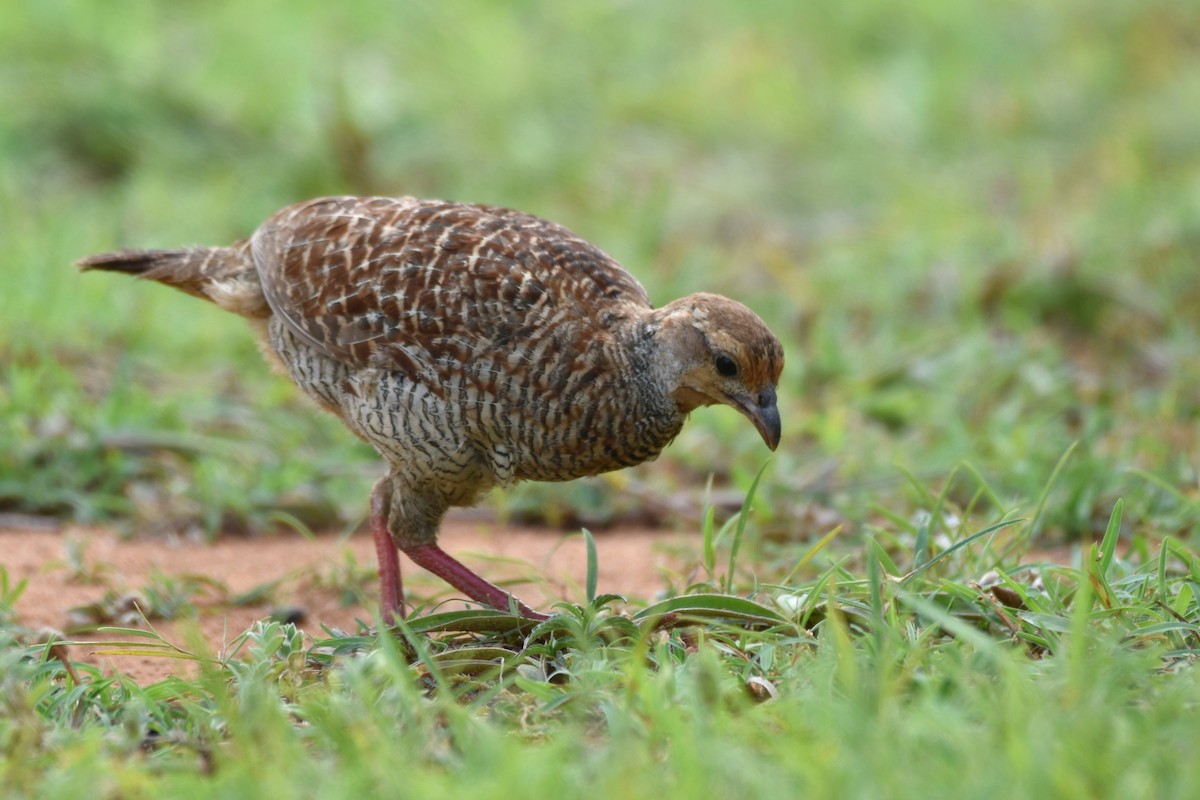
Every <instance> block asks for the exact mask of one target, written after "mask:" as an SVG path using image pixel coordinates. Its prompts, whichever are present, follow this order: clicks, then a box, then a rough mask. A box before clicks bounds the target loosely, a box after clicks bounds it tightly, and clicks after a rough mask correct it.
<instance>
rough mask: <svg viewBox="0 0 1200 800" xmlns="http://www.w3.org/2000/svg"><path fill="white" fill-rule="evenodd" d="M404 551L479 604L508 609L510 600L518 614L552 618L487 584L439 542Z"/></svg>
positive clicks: (527, 617) (535, 617) (529, 617)
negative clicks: (439, 544) (438, 544)
mask: <svg viewBox="0 0 1200 800" xmlns="http://www.w3.org/2000/svg"><path fill="white" fill-rule="evenodd" d="M404 553H405V555H407V556H408V557H409V558H411V559H412V560H413V561H414V562H416V563H417V564H418V565H420V566H422V567H424V568H425V569H427V570H429V571H430V572H432V573H433V574H434V575H437V576H438V577H439V578H441V579H442V580H444V581H445V582H446V583H448V584H450V585H451V586H453V587H454V588H455V589H458V590H459V591H460V592H462V593H463V594H465V595H466V596H467V597H469V598H471V599H472V600H474V601H476V602H478V603H483V604H484V605H486V606H491V607H492V608H498V609H500V610H501V611H508V609H509V608H510V601H511V603H512V604H513V605H515V607H516V609H517V613H518V614H520V615H521V616H522V617H525V618H526V619H536V620H542V619H549V617H547V616H546V615H545V614H540V613H538V612H537V611H534V610H533V609H532V608H530V607H529V606H527V605H525V604H524V603H522V602H521V601H520V600H518V599H517V598H516V597H514V596H513V595H511V594H509V593H508V592H506V591H504V590H503V589H501V588H500V587H499V586H494V585H493V584H490V583H488V582H487V581H485V580H484V579H483V578H481V577H479V576H478V575H476V574H475V573H474V572H472V571H471V570H469V569H467V567H466V566H464V565H463V564H462V562H460V561H458V560H457V559H455V558H454V557H452V556H451V555H449V554H448V553H447V552H446V551H445V550H443V549H442V548H440V547H438V546H437V545H436V544H433V543H429V544H418V545H413V546H411V547H406V548H404ZM381 571H382V568H381ZM397 574H399V573H397Z"/></svg>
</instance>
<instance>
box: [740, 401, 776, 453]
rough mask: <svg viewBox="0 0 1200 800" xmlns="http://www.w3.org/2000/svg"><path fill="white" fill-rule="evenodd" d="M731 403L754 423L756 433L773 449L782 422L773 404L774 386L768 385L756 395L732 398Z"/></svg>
mask: <svg viewBox="0 0 1200 800" xmlns="http://www.w3.org/2000/svg"><path fill="white" fill-rule="evenodd" d="M733 405H734V407H735V408H737V410H738V411H741V412H742V413H743V414H745V415H746V419H748V420H750V421H751V422H752V423H754V428H755V430H757V431H758V435H759V436H761V437H762V439H763V441H764V442H766V444H767V447H769V448H771V449H772V450H774V449H775V448H777V447H779V437H780V436H781V435H782V428H783V423H782V421H781V420H780V419H779V407H778V406H777V405H776V404H775V387H774V386H768V387H767V388H766V389H763V390H762V391H761V392H759V393H758V394H757V395H748V396H743V397H737V398H734V402H733Z"/></svg>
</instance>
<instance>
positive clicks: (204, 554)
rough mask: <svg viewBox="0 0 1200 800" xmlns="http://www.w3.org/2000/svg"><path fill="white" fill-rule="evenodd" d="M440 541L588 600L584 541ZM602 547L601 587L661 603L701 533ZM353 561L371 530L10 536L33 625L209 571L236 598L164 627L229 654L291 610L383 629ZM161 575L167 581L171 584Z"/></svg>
mask: <svg viewBox="0 0 1200 800" xmlns="http://www.w3.org/2000/svg"><path fill="white" fill-rule="evenodd" d="M70 537H74V538H75V539H76V540H78V541H79V542H80V543H82V544H83V545H84V546H85V547H86V549H85V551H84V553H85V556H84V559H83V562H84V564H85V566H86V567H87V568H88V570H87V571H88V572H89V573H94V575H95V578H96V579H95V580H88V578H87V577H86V576H81V575H80V574H79V573H78V571H77V570H73V569H72V567H71V565H69V564H68V559H67V557H66V554H67V549H66V542H67V541H68V539H69V538H70ZM439 541H440V543H441V544H442V546H443V547H444V548H445V549H446V550H447V551H448V552H450V553H452V554H454V555H455V556H457V557H459V558H461V559H462V560H463V561H464V562H465V563H466V564H467V565H468V566H470V567H472V568H474V569H477V570H479V571H481V572H482V574H484V575H485V576H486V577H488V578H489V579H490V580H492V581H494V582H498V583H501V584H502V585H505V586H506V587H507V588H510V589H511V590H512V591H513V592H514V593H515V594H517V595H518V596H519V597H521V599H522V600H524V601H526V602H527V603H529V604H530V605H532V606H533V607H534V608H539V609H541V610H548V609H549V608H550V607H551V606H552V605H553V604H554V603H555V602H558V601H560V600H570V601H573V602H581V601H582V600H583V599H584V589H583V588H582V587H583V586H584V583H585V575H586V563H587V561H586V559H587V556H586V550H585V546H584V542H583V539H582V537H580V536H571V537H564V535H563V534H560V533H556V532H554V531H547V530H544V529H530V528H517V527H508V526H503V525H499V524H495V523H488V522H472V521H462V520H448V521H447V522H446V524H444V525H443V527H442V534H441V537H440V539H439ZM596 546H597V550H598V553H599V567H600V576H599V578H600V580H599V589H600V591H601V592H615V593H619V594H624V595H627V596H629V597H631V598H642V599H649V598H653V596H654V595H655V593H656V592H658V591H660V590H661V589H662V588H664V585H665V582H664V579H663V574H664V573H663V570H664V569H666V570H678V569H685V570H686V569H687V568H688V567H689V566H690V565H691V564H692V563H694V560H695V556H694V553H695V552H696V549H697V547H698V546H699V541H698V539H696V537H695V536H687V535H685V534H677V533H672V532H669V531H662V530H653V529H645V528H626V529H621V530H613V531H605V532H602V533H598V534H597V535H596ZM348 555H352V557H353V559H354V561H356V562H357V564H358V565H359V567H361V568H362V570H360V574H361V572H362V571H370V572H371V573H372V574H373V570H374V566H375V551H374V547H373V544H372V540H371V537H370V535H369V534H368V533H365V532H359V533H357V534H354V535H353V536H350V537H348V538H345V539H342V538H341V537H338V536H336V535H322V536H318V537H316V539H315V540H313V541H309V540H307V539H305V538H304V537H302V536H300V535H299V534H295V533H280V534H276V535H272V536H265V537H257V538H245V537H235V536H224V537H219V538H218V539H217V541H216V542H214V543H211V544H210V543H204V542H194V541H187V540H182V539H177V540H168V539H162V538H134V539H122V538H120V537H118V536H117V535H116V534H115V533H113V532H112V531H106V530H95V529H82V528H74V527H66V528H62V529H48V528H42V529H36V528H28V529H9V530H0V564H2V565H3V566H4V568H5V569H6V570H7V571H8V575H9V579H10V583H14V584H15V583H16V582H17V581H19V580H22V579H26V580H28V584H27V586H26V588H25V590H24V592H23V593H22V594H21V596H20V598H19V600H18V601H17V603H16V610H17V612H18V614H19V615H20V620H19V621H20V622H21V624H23V625H25V626H27V627H30V628H41V627H48V628H54V629H57V630H65V629H66V628H68V626H69V620H70V614H71V610H72V609H74V608H77V607H79V606H84V605H87V604H91V603H96V602H98V601H99V600H101V599H102V598H103V597H104V595H105V592H106V591H108V590H110V589H111V590H113V591H116V592H118V593H120V592H125V591H129V592H134V593H137V592H140V591H142V590H143V589H144V588H145V587H146V586H147V585H148V584H149V583H151V582H152V581H153V580H155V577H154V576H155V574H156V573H161V575H163V576H168V577H175V578H180V579H182V578H185V577H186V576H189V575H199V576H203V577H205V578H209V579H212V580H214V581H216V582H219V583H220V584H221V585H222V586H223V587H225V588H226V589H227V590H228V591H227V592H223V593H221V594H224V595H225V598H226V599H225V600H218V599H216V598H212V599H210V600H209V601H208V602H206V601H205V595H203V594H202V595H200V596H199V598H198V599H197V600H196V602H195V603H194V605H195V606H196V608H197V610H198V612H199V613H198V616H196V617H194V618H193V619H189V620H182V621H181V620H173V621H172V620H162V621H155V622H153V623H152V624H153V625H154V628H155V629H156V630H157V631H158V632H160V633H161V634H162V635H163V637H164V638H165V639H166V640H167V641H169V642H172V643H175V644H180V645H183V644H184V643H185V641H186V636H185V627H186V626H189V625H198V626H199V629H200V631H201V632H202V633H203V635H204V637H205V639H206V640H207V642H208V644H209V647H210V648H211V650H212V652H213V653H215V654H217V655H218V656H219V655H221V654H222V653H225V652H227V650H228V647H229V644H230V642H231V641H232V640H233V639H234V638H235V637H237V636H238V635H239V634H241V633H242V632H243V631H245V630H246V629H247V628H248V627H249V626H250V625H251V624H252V623H253V622H254V621H255V620H259V619H263V618H265V617H267V616H269V615H270V614H271V613H272V612H273V611H274V610H275V609H278V608H280V607H294V608H296V609H299V610H302V611H303V619H302V621H301V622H300V623H299V625H298V626H299V627H300V628H301V629H302V630H304V631H305V632H306V633H307V634H309V635H310V636H313V637H315V638H321V637H323V636H324V635H325V634H324V632H323V631H322V629H321V626H322V625H325V626H328V627H331V628H340V629H342V630H345V631H348V632H352V631H354V630H355V625H356V623H355V620H356V619H361V620H365V621H367V622H371V621H372V619H373V616H372V615H373V613H374V608H373V605H372V604H373V603H374V602H375V600H376V598H377V596H378V595H377V592H378V589H377V587H376V586H375V583H374V581H373V580H372V579H368V580H366V581H364V582H363V584H364V586H365V587H366V590H367V592H368V593H369V595H370V596H369V598H368V599H369V602H368V604H366V605H364V604H362V603H358V604H354V605H349V606H347V605H344V602H345V601H344V599H343V596H344V594H345V593H344V592H342V591H339V589H338V588H336V587H334V586H331V585H330V580H329V577H330V576H332V575H334V574H335V573H337V570H338V568H339V567H341V566H344V565H345V564H346V563H347V557H348ZM401 561H402V568H403V571H404V578H405V589H406V592H407V594H408V595H409V597H410V598H411V597H416V598H417V599H419V600H434V601H445V602H444V604H443V605H441V606H439V608H438V610H449V609H452V608H454V607H461V603H460V602H458V601H456V600H455V599H454V598H455V594H454V591H453V590H452V589H450V588H449V587H447V586H446V585H445V584H444V583H442V582H441V581H440V580H438V579H436V578H434V577H433V576H431V575H429V574H428V573H426V572H424V571H423V570H421V569H420V568H419V567H416V566H415V565H413V564H411V563H409V562H407V561H406V560H405V559H404V558H403V557H401ZM77 563H78V559H77ZM344 571H345V570H344V569H343V572H344ZM157 580H159V581H160V582H161V581H162V578H161V577H159V578H158V579H157ZM273 581H278V582H279V585H278V588H277V589H276V590H275V591H274V592H273V593H272V596H271V597H270V598H269V599H268V600H265V601H263V602H259V603H255V604H252V605H244V606H237V607H234V606H231V605H230V604H229V603H228V601H227V598H229V597H233V596H236V595H238V594H241V593H243V592H248V591H250V590H251V589H254V588H255V587H261V586H263V585H264V584H268V583H270V582H273ZM505 581H514V582H512V583H506V582H505ZM71 638H74V639H77V640H79V639H87V640H103V639H105V636H104V635H101V634H92V633H88V634H77V635H74V636H72V637H71ZM109 638H111V637H109ZM96 649H97V648H96V647H89V646H84V645H75V646H73V648H72V650H71V653H70V656H71V658H72V659H73V660H76V661H83V662H87V663H92V664H98V665H100V666H101V667H102V668H103V669H104V670H105V671H107V672H117V671H119V672H121V673H123V674H125V675H128V676H130V677H132V678H133V679H134V680H136V681H138V682H139V683H141V684H143V685H144V684H148V683H152V682H154V681H157V680H161V679H162V678H164V677H166V676H168V675H171V674H179V673H181V672H182V673H185V674H186V673H188V672H190V671H193V670H194V669H195V668H196V665H195V663H194V662H191V661H181V660H176V659H171V658H162V657H146V656H109V655H106V656H97V655H96V654H95V652H94V651H95V650H96Z"/></svg>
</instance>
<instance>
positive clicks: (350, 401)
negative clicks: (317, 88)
mask: <svg viewBox="0 0 1200 800" xmlns="http://www.w3.org/2000/svg"><path fill="white" fill-rule="evenodd" d="M76 263H77V266H79V267H80V268H81V269H82V270H84V271H87V270H108V271H115V272H122V273H126V274H130V275H135V276H138V277H140V278H144V279H148V280H153V281H157V282H159V283H164V284H167V285H168V286H172V287H174V288H176V289H179V290H182V291H184V292H186V293H188V294H190V295H194V296H196V297H200V298H203V299H205V300H208V301H211V302H212V303H215V304H216V305H217V306H219V307H221V308H223V309H226V310H227V311H230V312H233V313H235V314H238V315H239V316H241V317H244V318H245V319H247V320H248V321H249V323H250V325H251V326H252V327H253V328H254V329H255V332H256V333H257V334H258V336H259V338H260V340H261V343H262V348H261V349H262V350H263V352H264V354H265V355H266V356H267V358H268V360H269V361H273V362H274V363H275V366H276V367H277V368H278V369H280V370H281V371H282V372H283V373H284V374H286V375H287V376H289V377H290V378H291V380H292V381H293V382H294V383H295V384H296V386H298V387H299V388H300V390H301V391H302V392H303V393H304V394H306V395H308V396H309V397H311V398H312V399H313V400H315V401H316V403H317V404H318V405H319V406H321V407H323V408H324V409H326V410H327V411H329V412H332V413H333V414H334V415H335V416H336V417H338V418H339V419H340V420H341V421H342V422H343V423H344V424H345V425H346V427H348V428H349V429H350V430H351V431H352V432H353V433H354V434H356V435H357V436H359V437H360V438H361V439H363V440H365V441H366V442H367V443H368V444H370V445H371V446H372V447H374V448H375V450H376V451H378V453H379V454H380V455H381V456H382V458H383V460H384V461H385V462H386V465H387V470H386V473H385V474H384V475H383V477H382V478H380V479H379V481H378V482H377V483H376V484H375V486H374V488H373V490H372V492H371V496H370V514H369V520H370V522H369V525H370V530H371V533H372V536H373V538H374V543H375V549H376V554H377V557H378V562H379V569H378V572H379V582H380V618H381V620H382V621H383V622H384V623H387V624H389V625H390V624H394V623H395V620H396V618H397V616H399V617H400V618H403V616H404V593H403V583H402V579H401V574H400V562H399V555H398V553H399V551H402V552H404V553H405V554H406V555H407V556H408V557H409V558H410V559H411V560H412V561H413V562H415V563H416V564H417V565H419V566H421V567H423V568H425V569H426V570H428V571H429V572H432V573H433V574H435V575H437V576H438V577H440V578H442V579H443V580H445V581H446V582H447V583H449V584H450V585H451V586H453V587H454V588H456V589H457V590H458V591H460V592H462V593H464V594H465V595H466V596H467V597H468V598H469V599H470V600H473V601H475V602H477V603H479V604H481V605H483V606H488V607H491V608H494V609H499V610H501V611H508V612H511V613H513V614H515V615H519V616H522V617H525V618H528V619H531V620H544V619H547V618H548V617H547V615H545V614H543V613H540V612H538V611H535V610H534V609H532V608H530V607H529V606H528V605H526V604H525V603H523V602H521V601H520V600H519V599H517V598H516V597H515V596H512V595H510V594H509V593H508V592H506V591H504V590H503V589H501V588H499V587H497V586H495V585H494V584H492V583H490V582H488V581H487V580H486V579H485V578H483V577H482V576H480V575H478V574H477V573H475V572H473V571H472V570H471V569H469V568H468V567H467V566H465V565H464V564H462V563H461V562H460V561H458V560H456V559H455V558H454V557H453V556H451V555H450V554H448V553H446V552H445V551H444V550H443V549H442V548H441V547H440V546H439V545H438V543H437V535H438V527H439V525H440V523H441V521H442V518H443V516H444V515H445V513H446V511H447V510H448V509H450V508H451V507H458V506H471V505H474V504H475V503H477V502H478V501H480V500H481V499H482V497H483V495H484V494H486V493H487V492H488V491H489V490H490V489H492V488H493V487H497V486H509V485H512V484H514V483H517V482H519V481H526V480H534V481H567V480H572V479H575V478H581V477H584V476H589V475H597V474H600V473H604V472H608V471H611V470H616V469H620V468H623V467H628V466H632V465H634V464H639V463H641V462H644V461H647V460H651V459H654V458H656V457H657V456H658V455H659V453H660V452H661V451H662V450H663V448H665V447H666V446H667V445H668V444H669V443H670V442H671V441H672V440H673V439H675V437H676V435H677V434H678V433H679V432H680V430H681V429H682V427H683V424H684V421H685V419H686V418H687V417H688V415H689V414H690V412H692V411H693V410H695V409H697V408H700V407H704V406H711V405H717V404H724V405H728V406H732V407H733V408H735V409H736V410H737V411H739V412H740V413H741V414H742V415H743V416H745V417H746V418H747V419H748V420H749V422H750V423H751V424H752V425H753V426H754V428H755V429H756V430H757V432H758V434H759V435H760V436H761V437H762V440H763V441H764V442H765V444H766V445H767V447H769V448H770V449H771V450H775V449H776V447H778V445H779V440H780V435H781V421H780V416H779V409H778V400H777V389H778V384H779V378H780V374H781V372H782V370H783V360H784V359H783V347H782V345H781V344H780V342H779V339H778V338H777V337H776V336H775V335H774V334H773V333H772V332H771V330H770V329H769V328H768V326H767V325H766V323H765V322H763V320H762V319H761V318H760V317H759V316H758V315H757V314H755V313H754V312H753V311H751V310H750V309H749V308H747V307H746V306H745V305H743V304H741V303H739V302H737V301H735V300H732V299H729V298H727V297H723V296H720V295H716V294H709V293H703V292H702V293H697V294H691V295H688V296H686V297H683V298H680V299H678V300H675V301H672V302H669V303H667V304H665V305H662V306H660V307H654V306H652V305H651V302H650V298H649V296H648V295H647V293H646V290H645V289H644V288H643V287H642V285H641V283H639V282H638V280H637V279H636V278H634V277H633V275H631V274H630V273H629V272H628V271H626V269H625V268H624V267H622V266H621V265H620V264H619V263H618V262H617V261H616V260H614V259H613V258H612V257H611V256H609V255H607V254H606V253H604V252H603V251H601V250H600V249H599V248H597V247H596V246H594V245H592V244H589V243H588V242H586V241H584V240H583V239H581V238H580V237H579V236H577V235H576V234H574V233H573V232H572V231H570V230H568V229H567V228H566V227H563V226H561V225H558V224H556V223H553V222H550V221H548V220H545V219H542V218H540V217H537V216H534V215H531V214H527V213H523V212H521V211H516V210H512V209H508V208H502V207H499V206H490V205H475V204H467V203H460V202H453V201H447V200H421V199H417V198H414V197H360V196H337V197H321V198H316V199H312V200H308V201H305V202H301V203H297V204H295V205H291V206H288V207H286V208H283V209H281V210H279V211H277V212H276V213H274V214H273V215H271V216H270V217H268V218H267V220H266V221H265V222H263V223H262V225H260V226H259V227H258V228H257V229H255V231H254V232H253V233H252V235H250V236H249V237H247V238H244V239H241V240H240V241H237V242H235V243H233V244H231V245H229V246H226V247H200V246H193V247H187V248H181V249H137V250H120V251H117V252H110V253H103V254H99V255H92V256H88V257H86V258H83V259H81V260H80V261H78V262H76Z"/></svg>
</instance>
